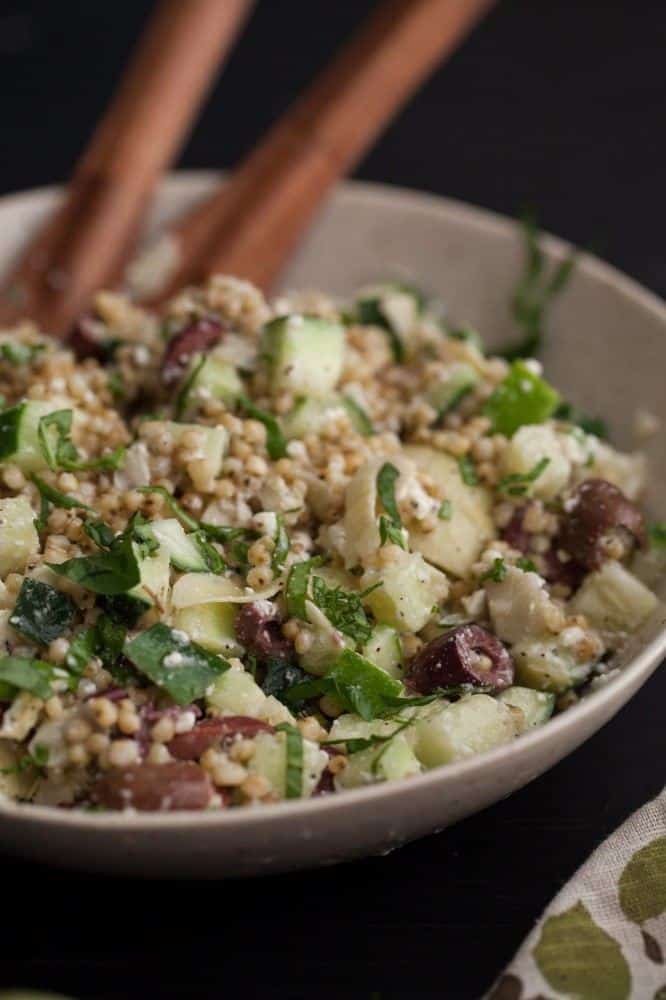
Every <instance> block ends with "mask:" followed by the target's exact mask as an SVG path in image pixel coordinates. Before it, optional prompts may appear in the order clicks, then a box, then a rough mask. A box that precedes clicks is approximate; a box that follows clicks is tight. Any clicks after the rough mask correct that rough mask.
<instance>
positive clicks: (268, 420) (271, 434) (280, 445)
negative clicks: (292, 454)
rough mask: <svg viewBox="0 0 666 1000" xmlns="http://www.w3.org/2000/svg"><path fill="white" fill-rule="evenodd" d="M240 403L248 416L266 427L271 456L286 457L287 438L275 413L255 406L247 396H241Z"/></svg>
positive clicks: (267, 447) (268, 448) (275, 457)
mask: <svg viewBox="0 0 666 1000" xmlns="http://www.w3.org/2000/svg"><path fill="white" fill-rule="evenodd" d="M238 403H239V405H240V408H241V410H242V411H243V412H244V413H245V414H246V415H247V416H248V417H252V419H253V420H258V421H259V422H260V423H262V424H263V425H264V427H265V428H266V450H267V452H268V454H269V455H270V457H271V458H272V459H273V460H274V461H275V460H276V459H278V458H284V457H285V455H286V454H287V439H286V437H285V436H284V434H283V433H282V428H281V427H280V425H279V423H278V421H277V419H276V418H275V417H274V416H273V414H272V413H267V412H266V410H262V409H260V408H259V407H258V406H255V405H254V403H253V402H252V400H251V399H248V397H247V396H239V397H238Z"/></svg>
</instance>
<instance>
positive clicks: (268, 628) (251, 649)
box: [235, 601, 295, 660]
mask: <svg viewBox="0 0 666 1000" xmlns="http://www.w3.org/2000/svg"><path fill="white" fill-rule="evenodd" d="M235 629H236V638H237V639H238V641H239V642H240V644H241V646H244V647H245V649H246V651H247V652H248V653H251V654H252V655H253V656H256V657H257V659H259V660H266V659H269V658H271V659H278V660H288V659H292V658H293V657H294V655H295V652H294V646H293V643H292V642H291V641H290V640H289V639H287V638H286V636H284V635H283V634H282V623H281V621H280V619H279V617H278V615H277V611H268V612H267V611H266V610H264V602H258V601H257V602H254V603H253V604H245V605H243V607H242V608H241V610H240V611H239V612H238V614H237V615H236V621H235Z"/></svg>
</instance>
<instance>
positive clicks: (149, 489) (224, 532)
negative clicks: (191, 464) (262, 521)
mask: <svg viewBox="0 0 666 1000" xmlns="http://www.w3.org/2000/svg"><path fill="white" fill-rule="evenodd" d="M138 492H139V493H157V494H159V496H161V497H164V499H165V501H166V503H167V505H168V507H169V509H170V511H171V512H172V514H175V516H176V517H177V518H178V520H179V521H180V522H181V524H182V525H183V527H184V528H187V529H188V530H189V531H197V532H199V531H203V532H204V534H206V535H207V536H208V538H212V539H213V541H215V542H222V543H224V542H230V541H233V540H234V539H236V538H239V537H240V536H242V535H247V536H249V537H251V538H256V537H257V533H256V532H255V531H250V530H248V529H247V528H228V527H227V526H226V525H222V524H206V522H205V521H197V519H196V518H195V517H192V515H191V514H188V512H187V511H186V510H185V509H184V508H183V507H181V505H180V504H179V503H178V501H177V500H175V499H174V497H172V496H171V494H170V493H169V491H168V490H166V489H165V488H164V487H163V486H139V488H138Z"/></svg>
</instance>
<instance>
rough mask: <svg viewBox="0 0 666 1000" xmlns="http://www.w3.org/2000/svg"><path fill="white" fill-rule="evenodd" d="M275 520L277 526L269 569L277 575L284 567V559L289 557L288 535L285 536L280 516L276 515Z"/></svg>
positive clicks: (285, 531) (285, 529)
mask: <svg viewBox="0 0 666 1000" xmlns="http://www.w3.org/2000/svg"><path fill="white" fill-rule="evenodd" d="M275 519H276V522H277V524H276V528H275V539H274V541H275V548H274V549H273V556H272V559H271V567H272V569H273V572H274V573H279V572H280V570H281V569H282V567H283V566H284V561H285V559H286V558H287V556H288V555H289V535H288V534H287V528H286V526H285V523H284V517H283V516H282V514H276V515H275Z"/></svg>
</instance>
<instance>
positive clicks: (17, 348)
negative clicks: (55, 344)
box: [0, 343, 46, 368]
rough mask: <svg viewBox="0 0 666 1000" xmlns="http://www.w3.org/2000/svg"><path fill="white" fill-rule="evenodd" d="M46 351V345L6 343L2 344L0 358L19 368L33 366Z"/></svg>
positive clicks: (0, 345)
mask: <svg viewBox="0 0 666 1000" xmlns="http://www.w3.org/2000/svg"><path fill="white" fill-rule="evenodd" d="M45 350H46V344H10V343H6V344H0V357H1V358H2V360H3V361H8V362H9V364H10V365H14V367H15V368H18V367H19V366H20V365H27V364H31V363H32V362H33V361H34V360H35V358H37V357H39V355H40V354H41V353H42V352H43V351H45Z"/></svg>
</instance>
